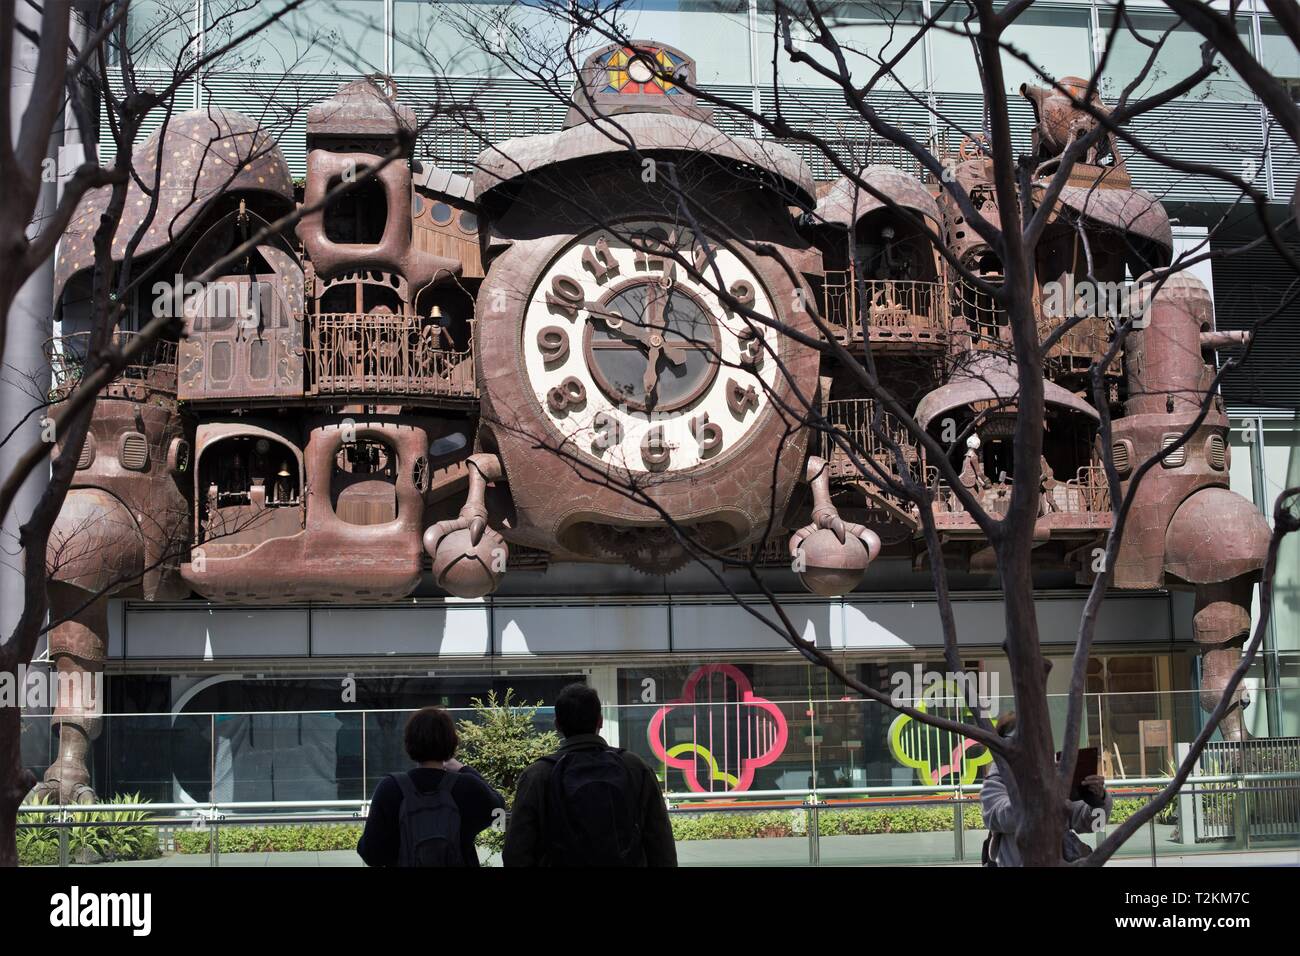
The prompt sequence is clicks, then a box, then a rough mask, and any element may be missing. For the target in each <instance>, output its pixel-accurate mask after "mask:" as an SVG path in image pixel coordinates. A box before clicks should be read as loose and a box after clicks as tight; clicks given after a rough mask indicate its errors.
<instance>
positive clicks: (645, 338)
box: [582, 302, 686, 365]
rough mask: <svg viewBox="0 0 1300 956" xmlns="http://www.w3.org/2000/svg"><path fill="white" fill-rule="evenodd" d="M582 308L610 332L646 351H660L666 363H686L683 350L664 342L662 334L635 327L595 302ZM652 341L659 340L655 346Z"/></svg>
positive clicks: (588, 303)
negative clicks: (643, 347)
mask: <svg viewBox="0 0 1300 956" xmlns="http://www.w3.org/2000/svg"><path fill="white" fill-rule="evenodd" d="M582 307H583V308H584V309H586V310H587V312H588V313H590V314H591V315H593V316H595V317H596V318H598V319H600V320H601V321H602V322H604V323H605V325H607V326H608V327H609V328H610V330H611V331H615V332H621V333H623V334H624V335H626V336H628V337H629V338H631V339H635V340H636V341H637V342H640V343H641V344H642V345H644V346H645V347H646V348H647V349H650V348H658V349H660V351H661V353H662V355H663V357H664V358H666V359H668V361H670V362H672V363H673V364H674V365H682V364H684V363H685V362H686V351H685V349H683V348H682V346H680V345H676V344H674V343H672V342H666V341H664V338H663V334H662V332H660V331H654V330H652V329H648V328H646V327H645V326H644V325H636V324H634V323H632V322H629V321H628V320H627V319H626V318H624V317H623V316H621V315H619V314H618V313H617V312H611V311H610V310H609V309H606V308H605V307H604V306H602V305H600V304H599V303H596V302H584V303H583V305H582ZM654 339H658V340H659V344H658V345H657V346H656V345H655V343H654V341H653V340H654Z"/></svg>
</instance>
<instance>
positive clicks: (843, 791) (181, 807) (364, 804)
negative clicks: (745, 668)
mask: <svg viewBox="0 0 1300 956" xmlns="http://www.w3.org/2000/svg"><path fill="white" fill-rule="evenodd" d="M1172 780H1173V777H1124V778H1117V779H1112V780H1109V781H1108V782H1107V784H1108V786H1109V787H1110V788H1111V789H1113V790H1142V789H1151V790H1152V791H1153V792H1154V791H1158V790H1161V789H1163V788H1164V787H1166V786H1168V785H1169V783H1170V782H1171V781H1172ZM1283 780H1300V772H1295V771H1273V772H1267V773H1241V774H1200V775H1192V776H1189V777H1188V778H1187V779H1186V780H1184V781H1183V786H1184V787H1199V786H1205V785H1210V784H1225V783H1226V784H1244V783H1268V782H1275V781H1283ZM982 789H983V784H980V783H954V784H948V785H929V784H925V785H915V786H913V785H904V786H892V785H891V786H868V787H805V788H799V789H794V790H743V791H734V790H727V791H713V792H705V793H695V792H692V791H668V792H666V793H664V794H663V798H664V800H665V801H667V802H669V803H673V802H677V803H687V802H695V801H700V800H731V801H738V800H748V799H751V798H753V799H757V800H775V799H783V798H784V799H786V800H789V799H791V798H797V799H798V800H799V801H800V802H806V801H808V800H809V799H810V798H817V799H818V800H821V799H822V798H824V797H851V796H861V797H871V796H884V797H889V796H911V797H920V796H945V795H951V794H954V793H960V794H962V795H966V794H974V793H979V792H980V791H981V790H982ZM369 805H370V801H369V800H255V801H232V802H220V801H211V802H207V803H61V804H56V803H25V804H23V805H22V806H21V807H20V808H19V814H20V815H22V814H28V813H35V814H41V815H51V814H62V813H93V812H104V811H115V812H119V811H131V810H142V811H147V812H149V813H184V812H188V813H194V814H199V813H202V814H210V815H218V818H220V816H219V815H224V814H227V813H235V812H238V811H242V810H276V809H283V810H286V811H290V810H311V809H321V810H327V809H350V810H364V809H366V808H368V807H369ZM738 808H739V807H738ZM181 819H183V820H185V822H187V823H188V822H192V820H193V817H184V818H181ZM250 819H251V818H250V817H242V816H241V817H238V818H236V821H232V822H239V823H246V822H249V820H250ZM266 819H268V820H273V821H276V822H284V818H283V817H279V816H273V817H267V818H266ZM312 819H319V818H318V817H312ZM126 822H128V823H137V824H139V823H146V822H150V821H145V820H139V821H126ZM153 822H157V821H153ZM40 825H41V824H36V823H19V826H40ZM77 825H79V826H88V825H92V826H101V825H104V826H108V825H112V824H111V823H110V822H109V821H104V822H103V823H102V824H101V822H100V821H94V822H93V823H89V824H88V823H85V822H80V823H78V824H77Z"/></svg>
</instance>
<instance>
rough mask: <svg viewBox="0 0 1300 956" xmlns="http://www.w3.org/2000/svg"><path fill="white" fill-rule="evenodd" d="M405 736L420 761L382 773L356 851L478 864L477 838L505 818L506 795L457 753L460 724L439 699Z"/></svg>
mask: <svg viewBox="0 0 1300 956" xmlns="http://www.w3.org/2000/svg"><path fill="white" fill-rule="evenodd" d="M404 743H405V745H406V754H407V756H408V757H410V758H411V760H413V761H414V762H415V763H416V764H417V765H418V766H416V767H414V768H412V769H411V770H409V771H406V772H405V773H394V774H389V775H388V776H386V777H384V778H383V779H382V780H380V781H379V785H378V786H377V787H375V795H374V796H373V797H372V798H371V800H370V813H369V815H368V816H367V818H366V828H365V830H364V831H363V832H362V834H361V840H360V841H359V842H358V843H357V853H358V854H360V856H361V859H363V860H365V861H366V864H367V865H368V866H478V865H479V861H478V852H477V851H476V850H475V848H474V838H475V837H477V836H478V835H479V834H480V833H481V832H483V831H484V830H486V829H487V828H488V827H490V826H492V824H493V823H494V822H497V821H500V823H504V819H505V806H506V802H505V800H504V799H503V798H502V796H501V794H499V793H497V791H496V790H494V789H493V788H492V786H491V785H490V784H489V783H488V782H487V781H486V780H484V779H483V778H482V777H481V776H479V773H478V771H476V770H475V769H474V768H473V767H467V766H466V765H465V764H463V763H461V762H460V761H459V760H457V759H455V754H456V747H457V745H458V744H459V743H460V740H459V738H458V737H457V736H456V724H455V722H454V721H453V720H452V718H451V714H449V713H447V711H445V710H443V709H442V708H441V707H425V708H423V709H421V710H417V711H416V712H415V713H414V714H412V715H411V717H410V719H409V720H407V722H406V731H405V735H404Z"/></svg>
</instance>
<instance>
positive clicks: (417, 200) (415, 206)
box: [411, 193, 424, 219]
mask: <svg viewBox="0 0 1300 956" xmlns="http://www.w3.org/2000/svg"><path fill="white" fill-rule="evenodd" d="M422 212H424V197H423V196H421V195H420V194H419V193H412V194H411V218H412V219H419V218H420V213H422Z"/></svg>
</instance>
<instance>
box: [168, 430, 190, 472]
mask: <svg viewBox="0 0 1300 956" xmlns="http://www.w3.org/2000/svg"><path fill="white" fill-rule="evenodd" d="M167 467H168V468H169V469H170V470H171V472H172V474H174V475H183V474H185V472H186V471H188V470H189V467H190V443H189V442H187V441H186V440H185V439H184V438H173V439H172V444H171V448H169V449H168V450H167Z"/></svg>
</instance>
